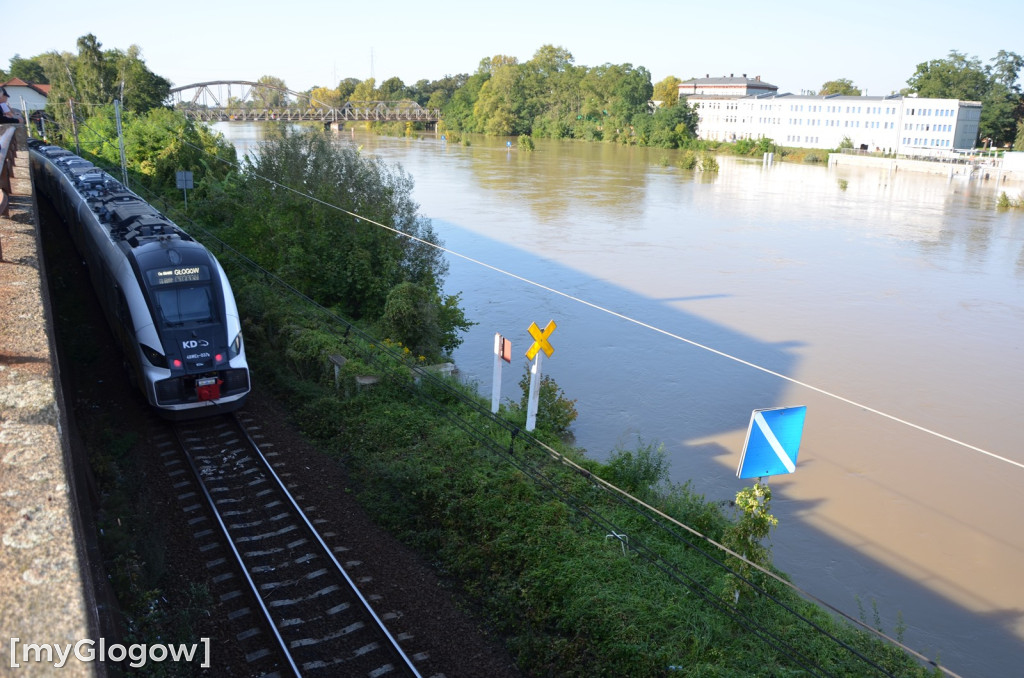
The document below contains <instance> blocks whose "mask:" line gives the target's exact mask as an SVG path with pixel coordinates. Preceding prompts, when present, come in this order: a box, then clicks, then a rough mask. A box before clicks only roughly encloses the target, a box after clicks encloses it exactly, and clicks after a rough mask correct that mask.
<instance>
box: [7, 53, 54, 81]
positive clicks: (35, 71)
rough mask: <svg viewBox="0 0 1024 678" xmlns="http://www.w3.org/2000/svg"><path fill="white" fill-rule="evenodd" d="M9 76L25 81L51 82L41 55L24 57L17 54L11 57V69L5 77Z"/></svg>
mask: <svg viewBox="0 0 1024 678" xmlns="http://www.w3.org/2000/svg"><path fill="white" fill-rule="evenodd" d="M9 78H21V79H22V80H24V81H25V82H31V83H34V84H42V85H45V84H49V82H50V81H49V79H48V78H47V77H46V69H45V68H44V67H43V59H42V57H41V56H34V57H31V58H29V59H23V58H21V57H20V56H19V55H17V54H15V55H14V56H13V57H11V70H10V71H9V72H8V73H7V77H6V78H4V79H5V80H7V79H9Z"/></svg>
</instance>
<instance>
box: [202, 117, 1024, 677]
mask: <svg viewBox="0 0 1024 678" xmlns="http://www.w3.org/2000/svg"><path fill="white" fill-rule="evenodd" d="M218 129H220V130H221V131H224V132H225V134H226V135H227V136H228V137H229V138H230V139H232V140H233V141H234V142H235V143H236V145H238V146H239V148H245V147H246V144H248V143H252V142H253V141H254V140H256V139H258V128H256V127H255V126H252V125H236V126H229V125H227V124H223V125H219V126H218ZM339 143H355V144H358V145H360V146H362V148H363V152H365V153H372V154H375V155H379V156H381V157H382V158H384V159H385V160H387V161H389V162H394V163H399V164H401V165H402V167H403V168H404V169H405V170H406V171H407V172H409V173H410V174H411V175H412V176H413V178H414V179H415V182H416V188H415V194H414V196H415V198H416V200H417V201H418V202H419V203H420V205H421V212H422V214H424V215H425V216H427V217H430V218H431V219H432V220H433V223H434V227H435V229H436V230H437V232H438V233H439V235H440V236H441V237H442V238H443V240H444V241H445V245H446V247H447V248H448V249H449V250H451V251H452V254H451V255H449V261H450V266H451V270H450V273H449V277H448V281H447V285H446V287H447V289H448V290H449V292H452V293H454V292H458V291H461V292H462V297H463V306H464V307H465V309H466V312H467V316H468V317H469V318H470V319H471V320H473V321H475V322H477V323H478V325H476V326H475V327H473V328H472V330H471V331H470V332H469V333H468V334H467V335H466V339H465V342H464V344H463V345H462V346H461V347H460V348H459V350H458V351H457V352H456V355H455V359H456V362H457V363H458V366H459V369H460V372H461V374H462V375H463V377H464V378H466V379H468V380H474V381H476V382H478V383H479V384H480V390H481V392H482V393H483V394H485V395H486V394H489V393H490V389H491V368H492V360H493V359H492V349H493V337H494V333H495V332H500V333H501V334H503V335H504V336H506V337H508V338H510V339H511V340H512V342H513V355H514V359H513V364H512V366H511V367H506V370H505V375H504V379H503V384H504V386H503V395H504V396H505V397H506V398H515V399H518V397H519V394H518V387H517V385H516V384H517V381H518V379H519V377H520V376H521V374H522V373H523V370H524V366H525V364H526V360H525V358H523V357H522V354H523V352H524V351H525V350H526V348H528V346H529V343H530V339H529V336H528V334H527V327H528V326H529V325H530V323H532V322H536V323H537V324H538V325H540V326H541V327H543V326H544V325H545V323H547V321H548V320H554V321H555V322H556V323H557V324H558V328H557V330H555V332H554V333H553V334H552V335H551V337H550V340H551V344H552V346H553V347H554V354H553V356H552V357H551V358H549V359H547V360H545V362H544V371H545V373H547V374H550V375H552V376H553V377H554V378H555V379H556V381H557V383H558V385H559V386H560V387H561V388H562V389H563V390H564V391H565V393H566V395H567V396H568V397H569V398H574V399H576V401H577V402H576V407H577V409H578V411H579V418H578V420H577V422H576V424H575V425H574V431H575V434H576V440H577V443H578V444H579V445H580V446H581V447H583V448H585V449H586V450H587V451H588V454H590V455H591V456H593V457H595V458H598V459H603V458H605V457H607V455H608V454H609V453H610V452H611V451H612V450H614V449H615V448H616V447H624V448H634V447H635V446H636V445H637V444H638V441H643V442H644V443H661V444H663V445H664V448H665V451H666V453H667V455H668V457H669V459H670V461H671V469H672V479H673V480H674V481H677V482H684V481H687V480H692V483H693V486H694V488H695V489H696V490H698V491H699V492H702V493H704V494H705V495H706V496H707V497H708V498H709V499H713V500H720V499H729V498H732V497H733V496H734V495H735V493H736V491H737V490H738V489H740V488H741V487H743V486H744V485H747V484H749V482H750V481H741V480H737V479H736V468H737V464H738V462H739V455H740V451H741V449H742V447H743V442H744V438H745V435H746V429H747V425H748V422H749V420H750V416H751V411H752V410H753V409H755V408H757V409H760V408H769V407H780V406H789V405H806V406H807V408H808V410H807V421H806V426H805V429H804V434H803V441H802V445H801V448H800V456H799V460H798V463H797V469H796V472H795V473H793V474H791V475H787V476H775V477H772V478H771V479H770V484H771V486H772V488H773V492H774V501H773V512H774V514H775V515H776V517H777V518H778V519H779V526H778V528H777V529H776V530H775V532H774V533H773V535H772V539H771V545H772V549H773V553H774V558H775V562H776V564H777V565H778V566H779V567H780V568H782V569H783V570H785V571H786V572H788V573H789V574H790V575H791V576H792V578H793V581H794V583H796V584H797V585H798V586H799V587H801V588H803V589H804V590H806V591H808V592H810V593H811V594H813V595H814V596H817V597H819V598H821V599H823V600H825V601H827V602H828V603H829V604H831V605H833V606H835V607H837V608H839V609H842V610H844V611H845V612H847V613H848V614H850V615H852V616H855V617H858V616H860V617H862V618H864V619H865V621H867V622H869V623H872V624H874V622H875V619H876V616H877V617H878V618H879V619H880V620H881V624H882V626H883V628H884V630H885V631H886V632H888V633H889V634H890V635H895V634H896V633H897V632H898V630H899V629H900V628H901V627H905V629H904V630H903V631H902V638H903V640H904V641H905V643H906V644H907V645H909V646H911V647H913V648H914V649H915V650H917V651H919V652H922V653H924V654H926V655H928V656H930V657H933V658H934V657H937V658H938V659H939V660H940V661H941V662H942V663H943V664H945V665H947V666H948V667H949V668H950V669H951V670H952V671H954V672H956V673H958V674H959V675H961V676H964V677H968V676H986V677H987V676H992V677H996V678H1001V677H1003V676H1022V675H1024V669H1022V668H1021V667H1022V666H1024V583H1022V582H1021V578H1022V573H1024V529H1022V523H1024V520H1022V516H1024V492H1022V491H1021V488H1022V487H1024V446H1022V445H1021V435H1020V433H1019V428H1020V423H1019V422H1020V419H1019V418H1018V411H1019V410H1020V409H1021V406H1022V405H1024V395H1022V392H1021V391H1022V385H1024V212H1021V211H1020V210H1018V211H1016V212H1013V211H1010V212H1002V211H998V210H997V209H996V208H995V204H996V200H997V198H998V195H999V192H1000V191H1002V190H1006V191H1007V192H1008V193H1010V195H1011V196H1018V195H1019V194H1020V193H1021V191H1022V190H1024V186H1021V185H1020V184H1017V185H1013V184H1011V185H1009V186H1005V187H1004V186H1000V187H998V188H997V187H995V186H993V185H992V183H993V182H978V181H966V180H963V179H954V180H949V179H948V178H946V177H937V176H925V175H920V174H912V173H908V172H896V173H892V174H890V173H888V172H885V171H877V170H864V169H854V168H842V167H840V168H834V169H828V168H826V167H824V166H806V165H793V164H786V163H776V164H774V165H772V166H768V167H765V166H762V164H761V162H760V161H755V162H750V161H744V160H738V159H734V158H728V157H723V158H720V163H721V170H720V171H719V172H718V173H717V174H706V175H701V174H699V173H697V174H695V173H693V172H689V171H683V170H680V169H678V168H676V167H675V166H674V165H675V164H676V161H677V156H676V155H675V154H674V152H670V151H664V150H657V149H630V148H621V147H615V146H608V145H603V144H574V143H557V142H545V141H538V142H537V148H536V150H535V151H534V152H532V153H525V152H519V151H518V150H517V149H516V148H515V144H514V143H513V147H512V149H511V150H508V149H506V146H505V140H503V139H502V140H486V139H482V138H480V139H474V141H473V144H472V145H470V146H468V147H467V146H462V145H454V144H447V143H444V142H443V141H441V140H440V139H436V138H433V137H428V138H424V139H410V140H407V139H391V138H383V137H374V136H370V135H367V134H360V133H357V134H356V135H355V136H354V137H353V136H351V135H350V133H348V132H345V133H342V134H339ZM480 262H482V263H484V264H487V266H484V265H481V263H480ZM495 269H500V270H495ZM509 274H511V275H509Z"/></svg>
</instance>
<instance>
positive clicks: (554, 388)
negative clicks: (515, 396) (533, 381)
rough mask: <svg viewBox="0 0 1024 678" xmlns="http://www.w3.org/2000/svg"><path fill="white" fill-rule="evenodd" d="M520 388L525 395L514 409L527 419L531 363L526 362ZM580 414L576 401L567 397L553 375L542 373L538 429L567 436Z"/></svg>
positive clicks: (538, 406)
mask: <svg viewBox="0 0 1024 678" xmlns="http://www.w3.org/2000/svg"><path fill="white" fill-rule="evenodd" d="M519 388H520V389H521V390H522V392H523V396H522V398H521V399H520V401H519V405H518V408H517V409H514V410H513V411H514V412H516V413H517V414H518V415H519V416H520V417H522V418H523V421H525V418H526V412H527V408H528V405H529V401H530V364H529V363H527V364H526V370H525V372H524V373H523V377H522V378H521V379H520V380H519ZM578 416H579V412H577V411H576V401H575V400H570V399H568V398H566V397H565V392H564V391H562V389H561V388H559V386H558V384H557V383H556V382H555V380H554V378H553V377H551V376H550V375H548V374H544V375H542V376H541V380H540V394H539V397H538V402H537V429H538V430H543V431H548V432H550V433H553V434H555V435H557V436H565V435H568V434H569V427H570V426H572V423H573V422H574V421H576V417H578Z"/></svg>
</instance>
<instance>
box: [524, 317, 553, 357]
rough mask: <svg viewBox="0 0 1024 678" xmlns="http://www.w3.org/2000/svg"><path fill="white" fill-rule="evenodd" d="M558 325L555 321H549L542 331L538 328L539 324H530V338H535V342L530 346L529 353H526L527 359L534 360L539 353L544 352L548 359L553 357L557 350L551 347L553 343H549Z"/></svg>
mask: <svg viewBox="0 0 1024 678" xmlns="http://www.w3.org/2000/svg"><path fill="white" fill-rule="evenodd" d="M556 327H558V325H556V324H555V321H554V320H549V321H548V324H547V325H546V326H545V327H544V329H543V330H541V329H540V328H539V327H537V323H530V327H529V332H530V336H531V337H533V339H534V342H533V344H531V345H530V348H529V350H528V351H526V359H527V360H533V357H534V356H535V355H537V351H544V353H545V354H546V355H547V357H549V358H550V357H551V354H552V353H554V352H555V349H554V348H552V347H551V342H549V341H548V337H550V336H551V333H552V332H554V331H555V328H556Z"/></svg>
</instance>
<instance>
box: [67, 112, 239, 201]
mask: <svg viewBox="0 0 1024 678" xmlns="http://www.w3.org/2000/svg"><path fill="white" fill-rule="evenodd" d="M122 129H123V132H124V146H125V159H126V161H127V165H128V169H129V171H130V172H131V174H132V175H134V176H135V177H136V178H137V179H142V180H144V181H145V183H146V188H147V189H148V190H151V191H153V192H155V193H159V194H162V195H165V196H169V197H173V198H174V199H178V198H180V197H181V193H180V191H179V190H178V188H177V182H176V178H177V177H176V174H175V173H176V172H177V171H178V170H188V171H190V172H192V173H193V175H194V180H195V183H196V186H197V188H198V187H200V186H201V185H202V184H205V183H209V182H219V181H224V180H225V179H226V177H227V176H229V175H230V174H231V173H232V172H233V171H234V166H235V164H236V161H237V157H236V154H235V148H234V146H232V145H231V144H230V143H229V142H228V141H227V140H225V139H224V137H223V135H220V134H215V133H213V132H212V131H211V130H210V129H209V128H208V127H206V126H205V125H197V124H196V123H195V122H193V121H191V120H187V119H186V118H185V116H184V115H183V114H182V113H180V112H178V111H172V110H171V109H168V108H163V107H158V108H153V109H150V110H148V111H145V112H143V113H135V112H133V111H125V112H124V115H123V116H122ZM116 139H117V127H116V123H115V120H114V110H113V106H110V105H108V106H105V107H103V108H100V109H98V110H96V111H94V114H93V115H92V116H91V117H89V118H88V119H87V120H85V121H84V123H83V124H82V125H81V126H80V131H79V140H80V142H81V145H82V150H83V152H86V153H89V154H91V155H93V156H95V158H96V159H97V161H98V164H101V165H103V166H105V167H107V168H116V167H120V164H121V157H120V148H119V145H118V143H117V141H116ZM115 174H117V172H115Z"/></svg>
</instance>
